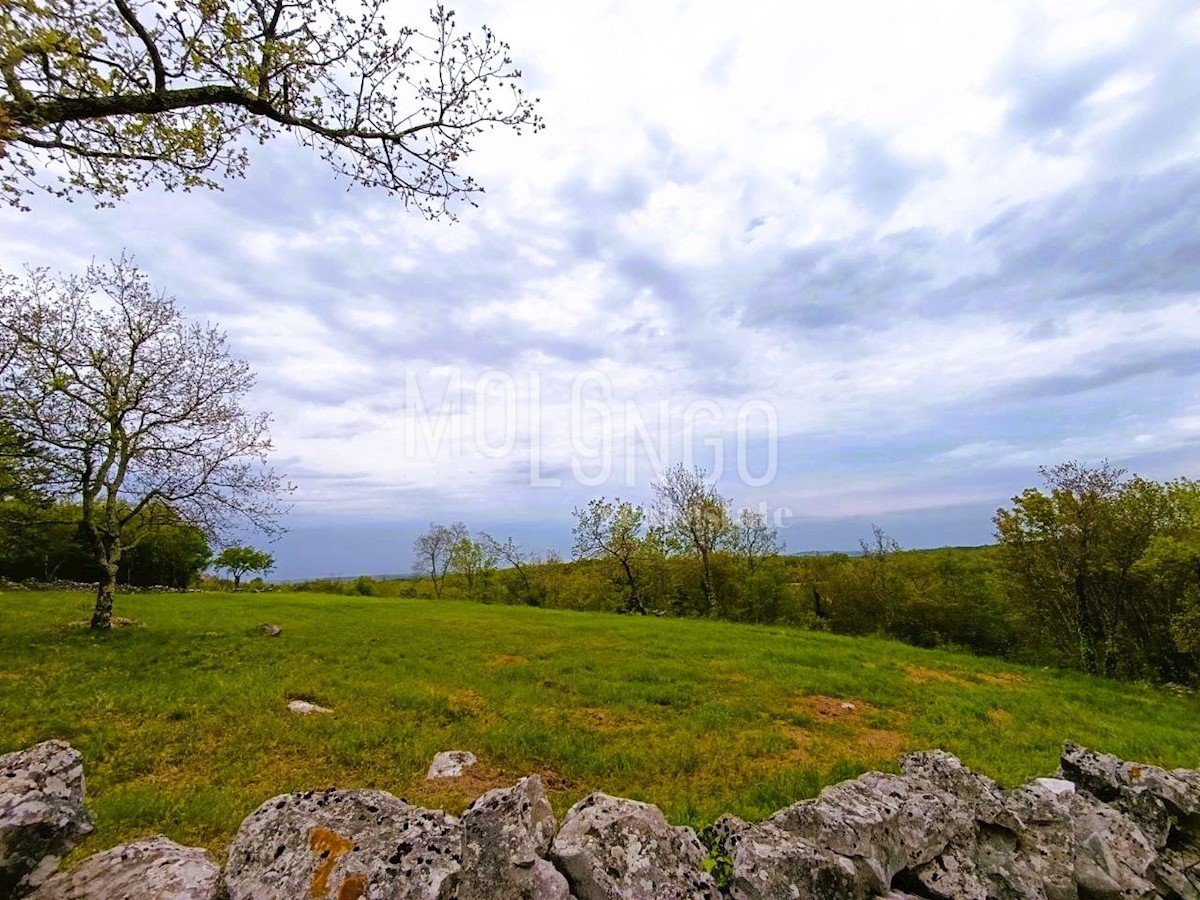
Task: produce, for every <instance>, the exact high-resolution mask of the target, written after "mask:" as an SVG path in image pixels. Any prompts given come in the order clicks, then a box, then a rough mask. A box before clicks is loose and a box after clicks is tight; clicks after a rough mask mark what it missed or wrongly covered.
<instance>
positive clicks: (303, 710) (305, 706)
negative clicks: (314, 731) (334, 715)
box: [288, 700, 333, 716]
mask: <svg viewBox="0 0 1200 900" xmlns="http://www.w3.org/2000/svg"><path fill="white" fill-rule="evenodd" d="M288 709H289V710H291V711H292V712H294V713H295V714H296V715H298V716H311V715H321V714H327V713H331V712H333V710H332V709H329V708H328V707H325V706H317V704H315V703H309V702H308V701H307V700H292V701H289V702H288Z"/></svg>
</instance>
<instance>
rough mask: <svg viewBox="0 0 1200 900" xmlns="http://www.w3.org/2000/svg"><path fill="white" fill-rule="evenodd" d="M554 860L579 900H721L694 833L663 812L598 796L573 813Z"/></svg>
mask: <svg viewBox="0 0 1200 900" xmlns="http://www.w3.org/2000/svg"><path fill="white" fill-rule="evenodd" d="M550 856H551V859H552V860H553V861H554V862H555V863H556V864H557V866H558V868H559V869H560V870H561V871H562V872H563V873H565V874H566V876H567V880H568V881H569V882H570V887H571V893H572V894H573V895H574V896H575V897H576V898H578V900H720V896H721V895H720V892H719V891H718V890H717V886H716V883H715V882H714V881H713V879H712V877H711V876H710V875H709V874H708V873H707V872H703V871H701V868H700V864H701V861H702V860H703V859H704V858H705V856H706V854H705V851H704V847H703V846H702V845H701V844H700V840H699V838H697V837H696V833H695V832H694V831H692V829H690V828H684V827H674V826H672V825H670V824H668V823H667V820H666V818H665V817H664V816H663V814H662V812H661V811H660V810H659V809H658V807H655V806H651V805H650V804H648V803H639V802H638V801H636V800H624V799H621V798H619V797H610V796H609V795H608V794H603V793H594V794H592V795H590V796H588V797H586V798H584V799H583V800H581V801H579V802H578V803H576V804H575V805H574V806H572V807H571V809H570V810H569V811H568V812H567V815H566V817H565V818H564V819H563V823H562V827H561V828H560V829H559V831H558V835H557V836H556V837H555V838H554V844H553V846H552V848H551V851H550Z"/></svg>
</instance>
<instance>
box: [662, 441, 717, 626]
mask: <svg viewBox="0 0 1200 900" xmlns="http://www.w3.org/2000/svg"><path fill="white" fill-rule="evenodd" d="M650 488H651V490H652V491H653V492H654V506H653V510H654V517H655V520H656V521H657V523H658V524H659V525H660V526H661V527H662V528H663V529H664V530H665V531H666V533H667V535H668V537H669V538H671V539H673V540H674V541H675V542H676V543H677V544H679V545H681V546H682V547H684V548H685V549H686V550H688V551H691V552H694V553H695V554H696V555H697V556H698V557H699V559H700V590H701V592H702V593H703V595H704V608H705V611H706V612H707V613H708V614H709V615H711V614H713V613H714V612H716V606H715V601H716V588H715V583H714V577H713V572H714V566H713V563H714V557H715V555H716V554H717V553H718V552H719V551H720V550H722V549H724V547H725V546H726V545H727V544H728V543H729V541H730V538H731V534H732V521H731V519H732V516H731V514H730V511H729V501H728V500H727V499H725V498H724V497H722V496H721V495H720V494H719V493H717V489H716V487H714V486H713V485H710V484H709V483H708V481H707V480H706V478H705V473H704V470H703V469H700V468H695V469H688V468H687V467H686V466H684V465H683V464H682V463H678V464H676V465H674V466H671V467H670V468H668V469H667V470H666V471H665V472H663V473H662V476H661V477H659V478H658V479H656V480H655V481H654V482H653V483H652V484H651V485H650Z"/></svg>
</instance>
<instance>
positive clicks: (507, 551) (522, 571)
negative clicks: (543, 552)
mask: <svg viewBox="0 0 1200 900" xmlns="http://www.w3.org/2000/svg"><path fill="white" fill-rule="evenodd" d="M479 542H480V543H481V544H482V545H483V546H484V548H485V550H486V552H487V553H488V554H489V555H490V556H491V557H492V559H494V560H496V561H497V562H504V563H507V564H508V565H509V566H511V567H512V569H513V571H515V572H516V573H517V577H518V578H519V579H520V580H521V586H522V588H523V590H524V599H525V602H526V603H529V604H532V605H535V606H536V605H537V604H538V603H539V602H540V597H539V595H538V590H537V589H536V588H535V587H534V584H533V581H532V580H531V579H530V577H529V566H531V565H533V564H534V563H535V562H536V560H535V558H534V556H533V554H532V553H529V552H527V551H526V550H525V549H523V548H522V547H521V545H520V544H518V543H517V542H516V541H515V540H514V539H513V538H511V537H510V538H507V539H505V540H504V541H503V542H501V541H498V540H496V539H495V538H494V537H492V536H491V535H490V534H488V533H487V532H486V531H484V532H481V533H480V535H479Z"/></svg>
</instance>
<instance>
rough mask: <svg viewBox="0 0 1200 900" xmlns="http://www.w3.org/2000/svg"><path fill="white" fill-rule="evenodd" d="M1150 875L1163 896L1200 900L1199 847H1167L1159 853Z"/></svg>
mask: <svg viewBox="0 0 1200 900" xmlns="http://www.w3.org/2000/svg"><path fill="white" fill-rule="evenodd" d="M1150 875H1151V879H1152V880H1153V881H1154V883H1155V885H1157V886H1158V889H1159V892H1160V893H1162V894H1164V895H1165V896H1172V895H1175V896H1177V897H1179V898H1181V900H1200V846H1197V845H1196V844H1192V845H1189V846H1184V847H1167V848H1166V849H1164V850H1162V851H1161V852H1160V853H1159V856H1158V861H1157V862H1156V863H1155V864H1154V868H1153V869H1152V870H1151V873H1150Z"/></svg>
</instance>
